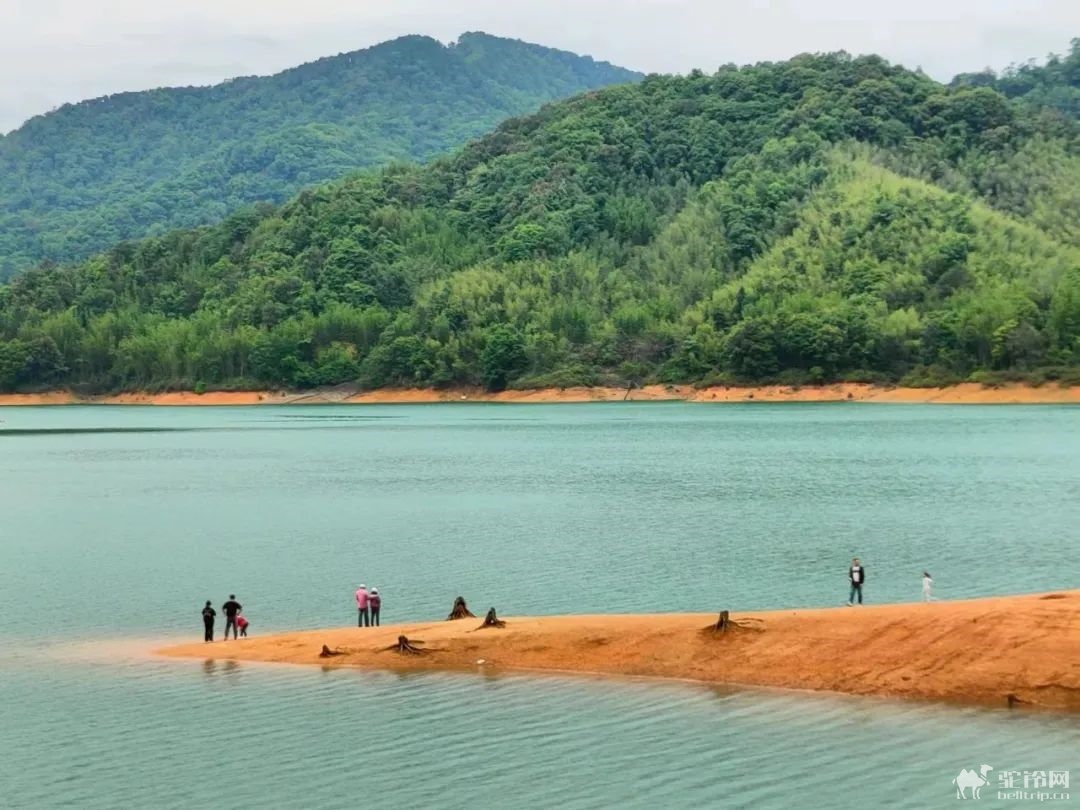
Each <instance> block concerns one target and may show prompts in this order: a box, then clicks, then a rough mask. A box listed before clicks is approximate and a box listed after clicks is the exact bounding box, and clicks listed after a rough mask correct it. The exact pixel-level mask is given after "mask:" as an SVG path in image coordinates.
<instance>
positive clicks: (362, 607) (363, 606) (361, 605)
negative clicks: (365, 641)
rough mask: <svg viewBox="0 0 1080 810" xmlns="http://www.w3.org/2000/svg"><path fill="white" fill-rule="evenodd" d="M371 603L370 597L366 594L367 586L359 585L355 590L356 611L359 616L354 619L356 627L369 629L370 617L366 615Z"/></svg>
mask: <svg viewBox="0 0 1080 810" xmlns="http://www.w3.org/2000/svg"><path fill="white" fill-rule="evenodd" d="M370 601H371V596H370V595H369V594H368V592H367V586H366V585H364V584H363V583H360V587H359V588H357V589H356V609H357V611H358V612H359V615H358V616H357V619H356V626H357V627H370V626H371V617H370V616H369V615H368V603H369V602H370Z"/></svg>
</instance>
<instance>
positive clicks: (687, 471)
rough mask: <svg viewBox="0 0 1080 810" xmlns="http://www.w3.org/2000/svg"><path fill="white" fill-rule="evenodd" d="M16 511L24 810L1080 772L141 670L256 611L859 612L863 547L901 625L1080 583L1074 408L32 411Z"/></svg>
mask: <svg viewBox="0 0 1080 810" xmlns="http://www.w3.org/2000/svg"><path fill="white" fill-rule="evenodd" d="M0 510H2V511H0V515H2V516H3V522H2V524H0V706H2V707H3V709H2V713H3V714H2V724H0V807H53V806H57V807H59V806H70V807H102V808H108V807H151V806H153V807H209V806H233V807H256V806H258V807H347V806H355V805H356V804H358V803H365V804H378V805H381V806H384V807H387V808H394V807H470V808H478V807H479V808H486V807H492V808H498V807H560V808H578V807H581V808H592V807H614V806H618V807H646V806H654V807H655V806H658V805H662V806H665V807H741V806H747V807H766V808H767V807H778V808H779V807H793V806H806V807H824V806H830V807H867V806H883V807H886V806H887V807H892V806H905V807H938V806H949V805H951V804H953V803H954V802H955V801H956V800H955V798H954V792H953V787H952V785H951V784H950V780H951V779H952V777H953V776H955V775H956V774H957V773H958V772H959V770H960V768H961V767H966V768H972V767H975V768H977V767H978V766H979V765H981V764H983V763H986V764H990V765H992V766H994V767H995V769H998V770H1001V769H1015V770H1047V769H1066V768H1072V769H1073V771H1074V776H1075V777H1076V778H1077V779H1080V721H1077V720H1075V719H1073V718H1054V717H1032V716H1027V715H1017V714H1010V713H1007V712H993V711H972V710H958V709H951V708H943V707H935V706H923V705H909V704H897V703H890V702H883V701H872V700H856V699H845V698H836V697H820V696H809V695H792V694H782V695H781V694H775V693H760V692H747V691H731V690H714V689H707V688H703V687H695V686H686V685H670V684H657V683H642V682H626V683H610V682H597V681H591V680H587V679H563V678H525V677H518V676H514V677H502V678H496V679H485V678H483V677H480V676H477V677H462V676H450V675H425V676H411V677H400V676H394V675H386V674H370V673H356V672H341V671H336V672H323V671H321V670H314V669H312V670H307V669H303V668H289V667H266V666H256V665H228V664H225V663H223V662H222V663H217V664H213V663H205V664H204V663H203V662H171V661H161V660H155V659H147V658H146V656H145V654H144V651H145V649H146V648H147V647H150V646H153V644H154V643H156V642H155V640H160V639H166V640H171V639H173V638H189V637H190V638H198V637H200V634H201V627H200V626H199V619H198V611H199V608H200V606H201V604H202V602H203V600H205V599H208V598H209V599H213V600H214V601H215V604H220V602H221V601H223V600H224V598H225V597H226V596H227V595H228V593H230V592H235V593H237V594H238V596H239V597H240V600H241V601H242V602H243V603H244V605H245V612H246V613H248V614H249V615H250V617H251V619H252V622H253V627H252V629H253V631H254V632H270V631H273V630H278V629H287V628H296V627H319V626H326V625H333V624H346V623H349V622H351V621H352V619H353V610H352V597H351V594H352V591H353V590H355V587H356V585H357V583H358V582H360V581H363V582H366V583H367V584H369V585H371V584H375V585H378V586H379V588H380V591H382V592H383V593H384V596H385V602H384V609H383V613H384V618H386V619H387V620H388V621H394V620H411V619H421V618H430V617H432V616H439V615H443V614H445V613H446V612H447V610H448V609H449V606H450V603H451V602H452V601H453V598H454V596H456V595H457V594H458V593H462V594H464V595H465V596H466V597H467V598H468V599H469V600H470V602H472V603H473V605H474V607H480V608H486V607H487V606H489V605H495V606H497V607H498V609H499V612H500V613H504V614H508V615H512V614H515V613H516V614H522V613H534V614H549V613H561V612H617V611H657V610H673V611H674V610H705V611H711V610H719V609H721V608H725V607H727V608H737V609H750V608H773V607H786V606H796V605H798V606H804V605H815V606H822V605H833V604H838V603H839V602H840V601H841V600H842V599H844V598H845V597H846V567H847V563H848V561H849V559H850V557H851V556H852V555H853V554H859V555H860V556H861V557H862V558H863V559H864V561H865V562H866V564H867V567H868V571H869V581H868V584H867V588H866V596H867V597H868V598H869V599H870V600H871V601H878V602H888V601H904V600H909V599H914V598H918V595H919V588H920V577H921V573H922V570H923V569H924V568H928V569H929V570H930V571H931V572H932V573H933V574H934V577H935V580H936V582H937V590H938V592H939V594H940V595H941V596H942V597H943V598H958V597H964V596H974V595H986V594H997V593H1015V592H1021V591H1033V590H1050V589H1055V588H1067V587H1080V556H1078V555H1077V554H1076V553H1075V549H1076V539H1075V538H1076V537H1077V534H1078V532H1080V529H1078V528H1077V527H1078V526H1080V409H1076V408H1070V407H1052V406H1043V407H1017V406H997V407H990V406H988V407H980V406H964V407H949V406H873V405H850V404H834V405H820V406H818V405H805V404H800V405H775V406H774V405H764V404H757V405H746V406H740V405H722V406H708V405H690V404H634V403H620V404H611V405H583V406H527V405H517V406H494V405H471V404H461V405H459V404H454V405H435V406H405V407H392V406H366V407H351V408H348V407H345V408H341V407H311V406H309V407H299V408H287V407H262V408H221V409H218V408H206V409H172V408H131V407H128V408H105V407H72V408H17V409H15V408H7V409H4V408H0ZM1048 654H1052V651H1048ZM1076 793H1077V794H1078V795H1077V798H1074V800H1073V801H1077V800H1080V789H1078V790H1077V791H1076ZM983 795H984V799H983V801H989V802H991V803H997V802H996V800H994V799H993V797H992V796H990V797H989V798H988V794H987V792H986V791H985V790H984V794H983ZM1003 804H1004V803H1003Z"/></svg>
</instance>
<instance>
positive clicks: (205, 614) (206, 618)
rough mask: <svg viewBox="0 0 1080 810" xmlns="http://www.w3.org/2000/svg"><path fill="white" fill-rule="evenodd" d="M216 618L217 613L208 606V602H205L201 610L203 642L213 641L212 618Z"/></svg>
mask: <svg viewBox="0 0 1080 810" xmlns="http://www.w3.org/2000/svg"><path fill="white" fill-rule="evenodd" d="M215 616H217V611H216V610H214V608H213V607H212V606H211V605H210V600H209V599H207V600H206V607H204V608H203V609H202V623H203V641H213V640H214V617H215Z"/></svg>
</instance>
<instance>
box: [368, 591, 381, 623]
mask: <svg viewBox="0 0 1080 810" xmlns="http://www.w3.org/2000/svg"><path fill="white" fill-rule="evenodd" d="M368 606H369V607H370V608H371V626H372V627H378V626H379V611H380V610H382V597H381V596H379V589H378V588H372V589H371V594H370V595H369V596H368Z"/></svg>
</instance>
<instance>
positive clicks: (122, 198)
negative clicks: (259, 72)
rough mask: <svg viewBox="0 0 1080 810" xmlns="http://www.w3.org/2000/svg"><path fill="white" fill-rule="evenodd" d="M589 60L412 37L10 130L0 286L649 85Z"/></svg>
mask: <svg viewBox="0 0 1080 810" xmlns="http://www.w3.org/2000/svg"><path fill="white" fill-rule="evenodd" d="M640 77H641V74H638V73H635V72H633V71H630V70H625V69H623V68H619V67H615V66H613V65H610V64H608V63H606V62H597V61H594V60H593V59H592V58H590V57H583V56H578V55H576V54H572V53H568V52H565V51H558V50H554V49H551V48H545V47H541V46H539V45H532V44H528V43H525V42H521V41H518V40H510V39H502V38H499V37H494V36H490V35H487V34H483V33H466V34H463V35H462V36H461V37H460V38H459V39H458V40H457V41H456V42H453V43H450V44H448V45H443V44H442V43H440V42H438V41H437V40H435V39H432V38H430V37H424V36H406V37H401V38H399V39H395V40H391V41H389V42H384V43H381V44H379V45H375V46H373V47H371V48H367V49H365V50H360V51H354V52H350V53H344V54H339V55H337V56H331V57H326V58H323V59H319V60H317V61H315V62H310V63H308V64H304V65H301V66H299V67H296V68H292V69H289V70H286V71H283V72H281V73H278V74H276V75H273V76H267V77H243V78H237V79H232V80H229V81H226V82H223V83H221V84H217V85H214V86H210V87H180V88H165V89H158V90H149V91H143V92H131V93H118V94H114V95H110V96H105V97H102V98H98V99H93V100H90V101H83V102H80V103H77V104H67V105H64V106H63V107H60V108H59V109H57V110H55V111H53V112H51V113H47V114H45V115H41V116H37V117H35V118H32V119H30V120H29V121H27V122H26V123H25V124H24V125H23V126H22V127H20V128H19V129H17V130H15V131H13V132H11V133H9V134H7V135H5V136H0V278H2V277H4V276H6V275H10V274H12V273H14V272H16V271H18V270H21V269H24V268H25V267H27V266H29V265H31V264H34V263H36V262H37V261H39V260H42V259H49V260H53V261H69V260H75V259H81V258H84V257H86V256H89V255H91V254H92V253H94V252H96V251H97V250H100V249H103V248H106V247H109V246H111V245H113V244H115V243H116V242H119V241H122V240H125V239H130V238H135V237H140V236H145V235H152V234H156V233H164V232H166V231H169V230H172V229H173V228H176V227H185V226H192V225H199V224H206V223H211V222H216V221H219V220H221V219H222V218H224V217H225V216H226V215H227V214H229V213H231V212H232V211H233V210H234V209H236V208H238V207H241V206H243V205H247V204H250V203H253V202H257V201H262V200H267V201H274V202H280V201H283V200H285V199H287V198H288V197H289V196H291V195H292V194H293V193H295V192H296V191H298V190H300V189H301V188H303V187H305V186H309V185H312V184H315V183H319V182H322V181H325V180H330V179H336V178H339V177H342V176H343V175H346V174H348V173H350V172H353V171H356V170H358V169H361V168H365V167H371V166H377V165H384V164H387V163H391V162H394V161H402V160H420V161H423V160H426V159H428V158H430V157H433V156H434V155H437V154H440V153H442V152H445V151H447V150H449V149H451V148H453V147H456V146H459V145H461V144H463V143H464V142H466V141H468V140H469V139H470V138H474V137H477V136H479V135H482V134H484V133H485V132H487V131H489V130H490V129H491V128H492V127H494V126H495V125H496V124H497V123H498V122H500V121H502V120H504V119H506V118H509V117H513V116H517V115H521V114H524V113H527V112H532V111H535V110H536V109H537V108H539V107H540V106H541V105H543V104H544V103H546V102H548V101H552V100H556V99H560V98H565V97H568V96H572V95H576V94H578V93H580V92H583V91H586V90H590V89H594V88H599V87H604V86H607V85H611V84H620V83H625V82H631V81H635V80H637V79H639V78H640Z"/></svg>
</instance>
